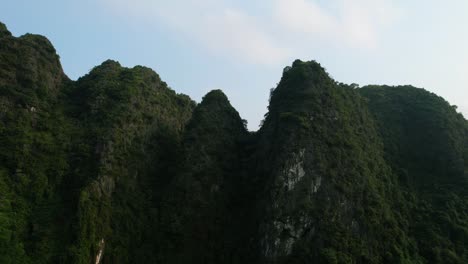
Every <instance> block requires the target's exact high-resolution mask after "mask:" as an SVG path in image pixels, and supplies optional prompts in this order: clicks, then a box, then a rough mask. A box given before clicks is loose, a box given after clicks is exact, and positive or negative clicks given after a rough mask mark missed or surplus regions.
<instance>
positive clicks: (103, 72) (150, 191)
mask: <svg viewBox="0 0 468 264" xmlns="http://www.w3.org/2000/svg"><path fill="white" fill-rule="evenodd" d="M0 33H1V36H0V56H1V60H0V63H1V65H0V66H1V67H0V84H1V86H0V124H1V125H0V141H1V144H0V145H1V146H0V161H1V162H0V188H1V192H0V200H1V201H2V203H1V205H0V216H1V218H0V230H2V233H1V236H0V245H2V246H1V247H0V258H1V259H0V262H2V263H29V262H34V263H54V262H57V263H65V262H66V263H73V262H74V263H89V262H94V261H96V259H97V258H98V255H100V256H102V250H103V249H104V248H105V250H106V258H105V259H103V260H104V261H105V262H110V263H119V262H131V260H130V258H134V259H135V260H140V259H143V260H145V259H146V258H148V256H149V255H151V250H148V249H144V250H143V252H141V251H142V250H141V249H142V248H145V247H150V248H151V247H152V246H154V243H153V241H152V240H151V239H150V238H148V237H146V236H147V235H148V234H149V233H150V232H148V230H150V229H152V228H153V226H154V222H155V221H156V220H155V219H156V215H157V213H156V212H155V209H154V208H156V205H157V204H158V201H159V200H158V196H159V193H158V190H161V189H162V188H163V186H164V183H166V182H168V179H170V178H171V175H172V172H171V170H172V168H173V167H174V166H175V164H177V159H178V155H177V153H178V149H179V148H180V140H181V133H182V130H183V128H184V127H185V123H186V122H187V121H188V119H189V118H190V116H191V112H192V109H193V107H194V103H193V102H192V101H191V100H190V98H188V97H187V96H183V95H177V94H176V93H175V92H174V91H172V90H171V89H169V88H168V87H167V85H166V83H164V82H162V81H161V79H160V78H159V76H158V75H157V74H156V73H154V72H153V71H152V70H150V69H148V68H144V67H140V66H137V67H135V68H132V69H127V68H123V67H121V66H120V65H119V64H118V63H116V62H113V61H106V62H104V63H103V64H102V65H101V66H99V67H96V68H95V69H93V70H92V71H91V72H90V73H89V74H88V75H86V76H85V77H83V78H80V79H79V80H78V81H77V82H72V81H70V80H68V78H67V77H66V76H65V75H64V74H63V72H62V69H61V67H60V63H59V60H58V56H57V55H56V54H55V49H54V48H53V47H52V46H51V44H50V43H49V42H48V40H47V39H45V38H44V37H41V36H36V35H30V34H27V35H25V36H22V37H20V38H15V37H13V36H11V34H10V33H9V32H8V31H7V30H6V28H5V26H4V25H3V24H2V25H1V27H0Z"/></svg>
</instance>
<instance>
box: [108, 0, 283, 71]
mask: <svg viewBox="0 0 468 264" xmlns="http://www.w3.org/2000/svg"><path fill="white" fill-rule="evenodd" d="M102 1H104V2H106V4H108V6H110V7H112V8H114V9H115V10H117V11H119V12H121V13H124V14H131V15H132V17H133V18H138V19H144V20H145V21H147V22H150V23H164V24H165V25H167V26H169V27H170V28H172V29H173V30H176V31H178V32H179V33H182V34H183V35H184V36H185V37H187V38H188V39H189V40H190V41H196V43H198V44H202V45H203V46H204V47H205V48H207V49H209V50H210V51H213V52H215V53H217V54H221V55H224V56H228V57H233V58H240V59H242V60H245V61H248V62H252V63H258V64H268V65H269V64H276V63H278V62H282V61H283V60H284V59H286V58H287V54H288V50H287V49H286V48H284V47H280V46H279V45H277V43H276V41H274V39H272V38H271V37H270V36H269V35H268V34H267V33H266V30H265V29H264V28H262V27H261V23H259V21H257V20H256V18H255V17H253V16H250V15H248V14H247V13H246V12H244V11H242V10H240V9H235V8H232V7H229V6H228V5H227V4H226V2H223V1H212V0H198V1H191V0H187V1H182V0H172V1H158V0H156V1H150V0H133V1H126V0H102Z"/></svg>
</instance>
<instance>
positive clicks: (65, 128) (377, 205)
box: [0, 23, 468, 264]
mask: <svg viewBox="0 0 468 264" xmlns="http://www.w3.org/2000/svg"><path fill="white" fill-rule="evenodd" d="M0 263H86V264H87V263H168V264H175V263H200V264H202V263H207V264H210V263H213V264H214V263H232V264H235V263H408V264H409V263H421V264H423V263H444V264H445V263H460V264H462V263H468V122H467V120H466V119H465V118H464V117H463V116H462V115H461V114H460V113H457V111H456V107H454V106H451V105H450V104H449V103H448V102H446V101H445V100H444V99H443V98H441V97H438V96H437V95H434V94H432V93H430V92H428V91H425V90H424V89H419V88H415V87H411V86H401V87H389V86H366V87H362V88H359V87H356V85H346V84H342V83H339V82H336V81H334V80H333V79H332V78H331V77H330V76H329V74H328V73H327V72H326V71H325V70H324V68H322V66H321V65H320V64H318V63H316V62H314V61H309V62H302V61H299V60H296V61H295V62H294V63H293V64H292V66H288V67H286V68H285V69H284V71H283V76H282V78H281V81H280V83H279V84H278V86H277V87H276V88H275V89H272V91H271V94H270V104H269V106H268V113H267V114H266V115H265V119H264V121H263V123H262V126H261V128H260V129H259V130H258V131H256V132H249V131H248V130H247V129H246V122H245V120H243V119H242V118H241V117H240V116H239V113H238V112H237V111H236V110H235V109H234V108H233V107H232V106H231V104H230V103H229V100H228V98H227V97H226V95H224V93H223V92H222V91H220V90H214V91H211V92H209V93H208V94H207V95H205V97H204V98H203V100H202V101H201V102H200V103H198V104H197V103H195V102H194V101H192V100H191V99H190V98H189V97H188V96H186V95H182V94H177V93H176V92H174V91H173V90H172V89H171V88H169V87H168V85H167V84H166V83H165V82H163V81H162V80H161V78H160V77H159V76H158V74H156V73H155V72H154V71H152V70H151V69H149V68H146V67H142V66H136V67H134V68H125V67H122V66H121V65H120V64H119V63H118V62H115V61H111V60H108V61H105V62H103V63H102V64H101V65H99V66H97V67H95V68H94V69H92V70H91V71H90V72H89V73H88V74H87V75H85V76H83V77H81V78H80V79H78V80H77V81H72V80H70V79H69V78H68V77H67V76H66V75H65V74H64V72H63V70H62V68H61V65H60V61H59V57H58V55H57V54H56V51H55V49H54V48H53V46H52V45H51V43H50V42H49V41H48V40H47V39H46V38H44V37H42V36H38V35H32V34H26V35H24V36H21V37H14V36H12V35H11V33H10V32H9V31H8V30H7V28H6V27H5V25H3V24H1V23H0Z"/></svg>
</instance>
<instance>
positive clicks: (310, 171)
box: [258, 61, 417, 263]
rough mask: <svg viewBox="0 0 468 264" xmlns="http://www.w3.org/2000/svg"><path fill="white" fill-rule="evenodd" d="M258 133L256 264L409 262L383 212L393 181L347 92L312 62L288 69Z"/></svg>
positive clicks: (368, 121)
mask: <svg viewBox="0 0 468 264" xmlns="http://www.w3.org/2000/svg"><path fill="white" fill-rule="evenodd" d="M260 134H261V135H260V138H261V139H260V143H259V149H260V151H261V152H262V153H261V154H260V156H263V157H262V158H260V159H261V162H259V164H261V166H262V168H260V169H258V171H260V172H262V173H263V177H262V178H263V179H264V183H263V184H262V186H264V193H265V194H264V198H263V200H261V201H260V204H259V207H260V208H264V209H263V210H264V212H263V214H262V215H263V220H262V223H261V224H260V226H259V230H260V231H259V241H260V251H261V252H262V255H263V258H264V259H265V261H266V262H274V263H278V262H281V263H283V262H284V263H304V262H309V261H316V262H319V263H334V262H338V263H369V262H370V263H396V262H399V261H404V260H405V259H406V260H409V259H417V257H416V256H412V255H413V254H414V248H413V247H412V245H411V243H412V242H411V241H410V240H408V239H407V237H406V236H405V226H404V225H402V219H400V217H399V215H398V213H397V212H395V208H394V207H395V205H394V204H393V203H392V201H393V200H394V199H395V198H396V199H399V198H398V196H399V195H401V194H400V192H399V191H398V189H397V188H396V179H395V177H394V176H393V175H392V173H391V170H390V169H389V167H388V166H387V165H386V163H385V161H384V160H383V149H382V144H381V141H380V139H379V137H378V135H377V133H376V129H375V126H374V123H373V120H372V118H371V116H370V115H369V113H368V111H367V109H366V103H365V100H363V99H362V98H361V97H360V96H359V94H358V93H357V92H356V91H354V90H353V89H352V88H351V87H347V86H345V85H338V84H337V83H335V82H334V81H333V80H332V79H331V78H330V77H329V76H328V74H327V73H326V72H325V71H324V69H323V68H322V67H321V66H320V65H319V64H317V63H315V62H302V61H295V62H294V63H293V65H292V67H287V68H285V71H284V74H283V77H282V79H281V82H280V83H279V85H278V87H277V88H276V89H275V90H274V91H273V92H272V95H271V101H270V106H269V113H268V116H267V117H266V119H265V122H264V126H263V127H262V128H261V130H260ZM260 210H261V209H260Z"/></svg>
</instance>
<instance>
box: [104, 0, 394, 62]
mask: <svg viewBox="0 0 468 264" xmlns="http://www.w3.org/2000/svg"><path fill="white" fill-rule="evenodd" d="M101 1H102V2H104V3H105V4H106V6H107V7H110V8H113V9H114V10H115V11H117V12H119V13H120V14H121V15H124V16H129V17H130V18H131V19H143V20H144V21H145V22H149V23H157V24H156V25H160V24H164V25H166V26H167V27H169V28H170V29H171V30H175V31H176V32H178V33H181V34H182V35H183V36H184V37H185V38H187V39H189V40H191V41H195V42H196V43H197V44H198V45H201V46H202V47H204V48H205V49H207V50H209V51H210V52H214V53H216V54H219V55H222V56H225V57H228V58H231V59H241V60H243V61H247V62H251V63H257V64H266V65H276V64H278V63H280V64H282V63H284V62H285V61H287V60H290V59H291V58H292V57H294V56H296V55H297V54H299V53H301V52H302V51H303V50H304V49H306V48H307V46H308V45H307V44H308V43H307V41H311V40H321V41H322V42H335V41H339V42H340V43H341V42H342V43H344V44H346V45H349V46H350V47H358V48H364V49H369V48H375V47H376V46H377V45H378V38H379V35H380V34H381V33H382V32H380V31H381V30H382V28H383V27H385V26H388V25H390V24H391V23H392V22H393V21H394V20H395V19H396V18H397V17H398V14H399V11H398V9H397V8H396V7H395V6H393V5H392V4H391V1H389V0H330V1H328V2H327V5H324V4H323V2H322V1H316V0H273V1H271V2H269V1H262V0H252V1H261V3H262V4H264V5H269V6H268V8H265V10H266V11H262V12H261V14H259V11H257V13H255V11H253V10H249V9H248V8H247V7H245V6H239V5H237V6H234V5H233V3H232V2H229V1H227V0H218V1H214V0H197V1H194V0H172V1H160V0H153V1H151V0H132V1H130V0H101ZM267 3H268V4H267ZM265 7H266V6H265ZM298 34H299V35H300V36H302V37H303V39H301V41H297V40H298V39H297V36H298ZM285 36H289V37H285ZM290 36H293V37H290Z"/></svg>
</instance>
